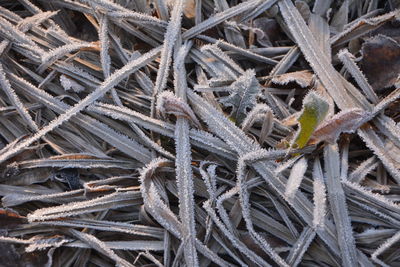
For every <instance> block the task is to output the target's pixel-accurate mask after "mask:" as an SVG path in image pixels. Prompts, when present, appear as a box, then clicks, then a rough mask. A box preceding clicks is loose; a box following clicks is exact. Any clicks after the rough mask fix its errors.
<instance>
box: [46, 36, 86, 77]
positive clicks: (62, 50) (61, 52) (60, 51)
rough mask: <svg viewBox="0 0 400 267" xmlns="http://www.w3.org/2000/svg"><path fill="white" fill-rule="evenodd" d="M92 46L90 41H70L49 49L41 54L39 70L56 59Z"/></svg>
mask: <svg viewBox="0 0 400 267" xmlns="http://www.w3.org/2000/svg"><path fill="white" fill-rule="evenodd" d="M89 47H94V44H92V43H84V42H82V43H72V44H66V45H63V46H59V47H57V48H55V49H52V50H50V51H49V52H47V53H44V54H43V55H42V64H41V65H40V66H39V70H40V71H43V70H44V69H45V68H46V67H47V66H49V65H50V64H52V63H54V62H55V61H56V60H58V59H60V58H62V57H63V56H65V55H67V54H69V53H71V52H73V51H75V50H80V49H82V48H89Z"/></svg>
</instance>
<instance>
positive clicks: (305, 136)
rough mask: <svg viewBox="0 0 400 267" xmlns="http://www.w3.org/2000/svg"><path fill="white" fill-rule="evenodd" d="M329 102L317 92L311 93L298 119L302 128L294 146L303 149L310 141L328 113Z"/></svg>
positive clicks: (304, 102)
mask: <svg viewBox="0 0 400 267" xmlns="http://www.w3.org/2000/svg"><path fill="white" fill-rule="evenodd" d="M328 109H329V104H328V102H327V101H326V100H325V99H324V98H323V97H322V96H320V95H318V94H317V93H316V92H314V91H311V92H310V93H309V94H307V95H306V97H305V98H304V100H303V109H302V113H301V115H300V117H299V119H298V121H299V124H300V128H299V130H298V132H297V136H296V138H295V141H294V146H295V147H297V148H303V147H304V146H305V145H306V144H307V143H308V140H310V138H311V136H312V134H313V133H314V131H315V129H316V128H317V127H318V125H319V124H320V123H321V122H322V121H323V120H324V118H325V116H326V115H327V113H328Z"/></svg>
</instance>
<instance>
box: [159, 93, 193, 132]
mask: <svg viewBox="0 0 400 267" xmlns="http://www.w3.org/2000/svg"><path fill="white" fill-rule="evenodd" d="M157 110H158V112H160V114H162V115H163V116H165V115H166V114H173V115H175V116H176V117H184V118H186V119H188V120H190V121H192V122H193V123H194V124H195V125H196V126H197V127H198V128H201V125H200V122H199V120H198V119H197V118H196V115H194V112H193V110H192V109H191V108H190V107H189V105H188V104H187V103H185V102H183V101H182V99H180V98H179V97H177V96H175V95H174V94H173V93H172V92H170V91H165V92H162V93H161V94H160V95H159V96H158V98H157Z"/></svg>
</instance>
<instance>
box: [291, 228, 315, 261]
mask: <svg viewBox="0 0 400 267" xmlns="http://www.w3.org/2000/svg"><path fill="white" fill-rule="evenodd" d="M315 234H316V232H315V230H314V229H313V228H311V227H306V228H304V230H303V232H302V233H301V235H300V237H299V238H298V239H297V241H296V243H294V245H293V247H292V249H291V250H290V253H289V255H288V256H287V261H288V263H289V265H290V266H294V267H296V266H297V265H299V263H300V262H301V259H302V258H303V255H304V253H306V251H307V249H308V247H309V246H310V245H311V242H312V241H313V240H314V237H315Z"/></svg>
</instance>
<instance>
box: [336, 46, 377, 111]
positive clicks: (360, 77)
mask: <svg viewBox="0 0 400 267" xmlns="http://www.w3.org/2000/svg"><path fill="white" fill-rule="evenodd" d="M337 55H338V57H339V59H340V61H342V63H343V64H344V66H345V67H346V69H347V70H348V71H349V72H350V74H351V76H353V78H354V79H355V80H356V82H357V84H358V86H360V88H361V90H363V92H364V93H365V95H366V96H367V97H368V99H369V100H370V101H372V103H374V104H376V103H378V101H379V97H378V96H377V95H376V94H375V91H374V90H373V89H372V87H371V85H370V84H369V83H368V81H367V78H366V77H365V75H364V73H362V71H361V70H360V68H359V67H358V66H357V64H356V63H355V62H354V56H353V55H352V54H351V53H350V52H349V51H348V50H347V49H343V50H340V51H339V53H338V54H337Z"/></svg>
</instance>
